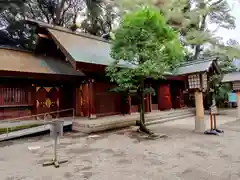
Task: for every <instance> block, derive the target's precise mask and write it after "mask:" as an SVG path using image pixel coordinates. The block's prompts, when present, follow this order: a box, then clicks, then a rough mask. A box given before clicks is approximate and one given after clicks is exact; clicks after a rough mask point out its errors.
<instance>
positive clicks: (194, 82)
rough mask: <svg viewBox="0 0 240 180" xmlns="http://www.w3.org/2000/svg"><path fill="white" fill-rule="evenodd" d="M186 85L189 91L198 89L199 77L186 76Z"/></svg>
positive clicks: (196, 75)
mask: <svg viewBox="0 0 240 180" xmlns="http://www.w3.org/2000/svg"><path fill="white" fill-rule="evenodd" d="M188 84H189V88H190V89H195V88H200V87H201V84H200V75H199V74H193V75H189V76H188Z"/></svg>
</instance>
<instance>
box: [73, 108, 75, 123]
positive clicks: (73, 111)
mask: <svg viewBox="0 0 240 180" xmlns="http://www.w3.org/2000/svg"><path fill="white" fill-rule="evenodd" d="M74 118H75V109H73V120H74Z"/></svg>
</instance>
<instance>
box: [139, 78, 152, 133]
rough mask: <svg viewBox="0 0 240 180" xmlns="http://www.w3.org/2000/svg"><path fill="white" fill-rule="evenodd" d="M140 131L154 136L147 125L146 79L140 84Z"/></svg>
mask: <svg viewBox="0 0 240 180" xmlns="http://www.w3.org/2000/svg"><path fill="white" fill-rule="evenodd" d="M140 131H142V132H145V133H147V134H152V133H151V132H150V131H149V129H147V127H146V125H145V101H144V79H143V80H142V81H141V84H140Z"/></svg>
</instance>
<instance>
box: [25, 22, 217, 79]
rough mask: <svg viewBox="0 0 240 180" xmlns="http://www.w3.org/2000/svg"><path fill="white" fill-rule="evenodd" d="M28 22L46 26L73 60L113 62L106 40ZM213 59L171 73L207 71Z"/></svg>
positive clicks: (189, 63) (123, 65)
mask: <svg viewBox="0 0 240 180" xmlns="http://www.w3.org/2000/svg"><path fill="white" fill-rule="evenodd" d="M28 21H29V22H30V23H34V24H37V25H38V26H40V27H43V28H46V29H47V30H48V31H49V33H50V35H51V36H52V37H53V39H54V40H55V42H56V43H58V44H59V45H60V46H62V47H63V48H64V51H66V52H67V53H68V54H69V55H70V56H71V57H72V58H73V59H74V60H75V61H77V62H85V63H91V64H100V65H109V64H110V63H112V62H113V59H112V58H111V56H110V49H111V44H110V43H109V42H107V41H106V40H104V39H102V38H100V37H96V36H92V35H89V34H86V33H75V32H72V31H70V30H68V29H66V28H62V27H59V26H53V25H49V24H46V23H42V22H39V21H35V20H28ZM214 60H215V59H213V58H210V59H209V60H204V59H199V60H197V61H191V62H187V63H184V64H182V66H180V67H179V68H178V69H176V70H175V71H173V72H172V73H168V75H169V74H172V75H185V74H191V73H196V72H205V71H208V69H209V67H210V66H211V65H212V64H213V61H214ZM120 66H122V67H128V68H131V67H134V66H133V65H132V64H128V63H127V62H125V61H122V62H120Z"/></svg>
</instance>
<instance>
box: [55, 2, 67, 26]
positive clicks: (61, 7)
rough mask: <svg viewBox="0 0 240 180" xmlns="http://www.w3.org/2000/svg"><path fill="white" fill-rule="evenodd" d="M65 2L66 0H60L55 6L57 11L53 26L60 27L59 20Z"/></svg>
mask: <svg viewBox="0 0 240 180" xmlns="http://www.w3.org/2000/svg"><path fill="white" fill-rule="evenodd" d="M65 1H66V0H60V2H59V1H58V4H57V9H56V19H55V21H54V24H55V25H60V24H61V23H60V20H61V18H63V17H61V14H62V11H63V8H64V4H65Z"/></svg>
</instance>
